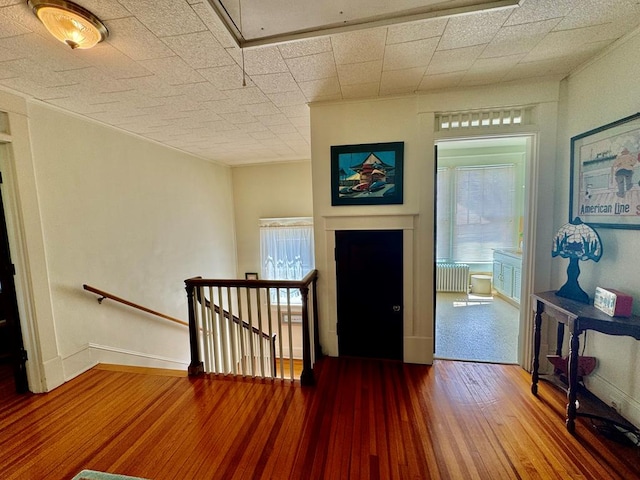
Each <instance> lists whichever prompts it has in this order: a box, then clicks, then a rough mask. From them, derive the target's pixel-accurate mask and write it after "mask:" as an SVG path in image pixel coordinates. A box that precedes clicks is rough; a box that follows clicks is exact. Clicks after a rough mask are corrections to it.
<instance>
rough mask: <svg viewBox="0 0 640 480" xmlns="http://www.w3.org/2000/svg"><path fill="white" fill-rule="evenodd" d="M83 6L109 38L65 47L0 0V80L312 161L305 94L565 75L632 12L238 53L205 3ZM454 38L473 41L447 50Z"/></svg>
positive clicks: (210, 149)
mask: <svg viewBox="0 0 640 480" xmlns="http://www.w3.org/2000/svg"><path fill="white" fill-rule="evenodd" d="M82 5H83V6H85V7H89V9H90V10H92V11H94V13H96V14H98V16H100V17H101V18H102V19H103V20H104V21H105V22H106V23H107V27H108V28H109V29H110V38H109V39H108V40H107V41H106V42H103V43H101V44H99V45H98V46H97V47H96V48H94V49H91V50H75V51H71V50H70V49H69V48H67V47H66V46H65V45H63V44H61V43H60V42H58V41H56V40H55V39H53V38H52V37H51V36H50V35H49V34H48V33H47V32H46V30H45V29H44V27H43V26H42V24H41V23H40V22H39V21H38V20H37V18H36V17H35V16H34V15H33V13H32V12H31V11H30V10H29V8H28V7H27V5H26V0H0V85H1V87H0V88H8V89H11V90H13V91H17V92H20V93H22V94H24V95H27V96H33V97H35V98H37V99H40V100H42V101H45V102H47V101H51V104H52V105H53V104H56V105H58V106H59V107H60V108H65V109H67V110H69V111H72V112H73V111H75V112H77V113H83V114H84V115H86V116H88V117H90V118H94V119H96V120H97V121H101V122H104V123H106V124H109V125H114V126H116V127H118V128H123V129H125V130H128V131H131V132H134V133H138V134H140V135H144V136H147V137H148V138H153V139H155V140H156V141H158V142H161V143H164V144H166V145H170V146H174V147H176V148H180V149H183V150H184V151H186V152H189V153H192V154H195V155H202V156H203V157H204V158H209V159H214V160H218V161H220V162H229V163H256V162H258V161H260V162H262V161H265V162H268V161H283V160H298V159H301V158H309V155H310V153H309V144H310V118H309V107H308V105H307V103H308V101H309V100H312V101H314V102H321V101H325V100H334V99H339V98H341V97H342V98H346V99H364V98H375V97H378V96H381V95H394V94H404V93H410V92H412V91H413V90H415V89H417V90H418V91H420V92H427V91H434V90H442V89H446V88H453V87H457V88H459V87H462V86H473V85H481V84H494V85H503V84H505V83H506V82H518V81H520V80H521V79H530V78H544V79H548V78H551V79H555V80H559V79H560V78H563V77H565V76H566V75H567V74H569V73H570V72H571V71H573V70H574V69H575V68H577V67H578V66H579V65H581V64H582V63H583V62H585V61H588V60H589V59H591V58H593V57H594V55H597V54H598V53H599V52H600V51H602V49H603V48H604V47H606V46H607V45H609V44H611V43H612V41H614V40H615V39H617V38H619V37H620V36H621V35H624V34H625V33H627V32H630V31H633V30H634V29H635V28H637V26H638V23H639V22H640V3H639V2H638V0H606V1H605V0H523V1H521V2H520V6H519V7H517V8H515V9H510V10H503V11H495V12H491V13H490V14H489V13H487V12H485V13H470V14H465V15H461V16H458V17H452V18H450V19H445V18H434V19H428V20H424V21H418V22H411V23H408V24H404V25H392V26H388V27H383V28H376V29H369V30H362V31H357V32H355V31H354V32H349V33H345V34H334V35H331V36H323V37H318V38H314V39H305V40H300V41H293V42H289V43H285V44H280V45H278V46H272V47H259V48H247V49H244V50H240V48H238V47H237V46H236V45H235V42H234V41H233V39H232V38H231V36H230V35H229V33H228V32H227V31H226V29H225V28H224V27H223V26H222V24H221V23H220V20H219V19H218V18H217V16H216V15H215V13H213V9H212V7H211V6H210V5H209V3H208V1H204V0H160V1H153V0H122V1H121V2H118V1H117V0H82ZM125 7H126V8H125ZM505 12H506V13H508V15H509V16H508V18H507V19H506V22H505V24H504V25H503V26H502V27H500V26H499V23H500V22H499V18H502V17H501V16H502V15H504V14H506V13H505ZM498 27H500V28H498ZM158 34H159V35H160V36H161V37H162V39H161V38H159V37H158ZM439 37H442V38H440V44H439V45H438V50H437V51H436V53H435V54H434V55H433V56H432V57H430V53H431V51H432V48H431V47H430V46H431V43H429V42H435V41H436V40H438V38H439ZM478 42H479V43H478ZM475 43H478V45H475V46H473V44H475ZM217 44H220V45H217ZM385 45H386V48H385ZM459 45H472V48H469V47H464V48H459V49H451V50H448V49H449V48H450V47H451V46H459ZM169 47H171V48H169ZM174 52H175V55H176V56H174ZM332 55H333V58H332ZM478 55H479V56H478ZM243 56H244V58H245V60H246V61H245V62H244V63H245V64H246V69H247V70H246V71H247V73H248V74H247V75H245V81H246V86H245V87H243V86H242V83H243V74H242V73H243V72H242V68H241V65H242V64H243ZM179 57H180V58H179ZM167 59H169V60H167ZM383 61H384V64H383ZM220 62H222V64H223V66H217V65H219V63H220ZM427 62H430V65H427ZM383 65H384V74H383V71H382V69H383ZM193 67H198V68H197V69H193ZM427 67H428V68H427ZM423 70H424V72H425V75H424V76H421V72H422V71H423ZM274 74H285V75H281V76H279V77H273V76H271V75H274ZM252 75H254V76H255V77H256V79H258V80H259V81H260V82H261V85H260V87H261V88H263V89H264V90H266V91H267V92H270V93H269V94H265V93H264V92H263V91H262V90H261V88H258V86H257V85H256V83H255V82H254V81H253V78H252ZM336 77H337V79H338V81H339V82H340V83H338V81H337V80H336ZM185 81H186V82H189V83H183V82H185ZM193 82H196V83H193ZM281 82H283V83H281ZM416 84H417V86H416ZM223 116H225V117H226V118H223ZM253 117H255V119H254V120H252V118H253ZM234 122H236V123H235V124H234ZM269 126H271V127H274V130H276V131H277V132H278V134H275V133H274V132H272V131H271V130H268V127H269Z"/></svg>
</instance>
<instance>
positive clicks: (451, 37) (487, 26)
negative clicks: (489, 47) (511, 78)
mask: <svg viewBox="0 0 640 480" xmlns="http://www.w3.org/2000/svg"><path fill="white" fill-rule="evenodd" d="M510 13H511V10H497V11H492V12H485V13H477V14H475V15H461V16H458V17H453V18H450V19H449V22H448V23H447V27H446V28H445V30H444V33H443V34H442V39H441V40H440V45H438V50H449V49H453V48H462V47H469V46H473V45H481V44H483V43H489V42H490V41H491V40H492V39H493V37H495V35H496V33H498V30H499V29H500V27H501V26H502V24H503V23H504V22H505V20H506V19H507V17H508V16H509V15H510Z"/></svg>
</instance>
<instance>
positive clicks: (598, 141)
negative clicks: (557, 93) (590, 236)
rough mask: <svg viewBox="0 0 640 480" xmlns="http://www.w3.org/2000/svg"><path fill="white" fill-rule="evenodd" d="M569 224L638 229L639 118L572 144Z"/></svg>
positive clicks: (592, 132) (578, 137) (590, 133)
mask: <svg viewBox="0 0 640 480" xmlns="http://www.w3.org/2000/svg"><path fill="white" fill-rule="evenodd" d="M569 195H570V196H569V221H572V220H573V219H575V218H576V217H580V219H581V220H582V221H583V222H584V223H588V224H589V225H591V226H593V227H603V228H627V229H640V113H636V114H635V115H631V116H629V117H625V118H622V119H620V120H618V121H615V122H613V123H609V124H607V125H603V126H602V127H599V128H596V129H594V130H590V131H588V132H585V133H582V134H580V135H576V136H575V137H573V138H572V139H571V185H570V192H569Z"/></svg>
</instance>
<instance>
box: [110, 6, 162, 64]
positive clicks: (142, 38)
mask: <svg viewBox="0 0 640 480" xmlns="http://www.w3.org/2000/svg"><path fill="white" fill-rule="evenodd" d="M109 25H110V27H111V30H110V32H111V34H110V35H109V38H108V40H107V41H108V42H109V44H111V45H112V46H114V47H115V48H117V49H118V50H120V51H121V52H122V53H124V54H125V55H127V56H128V57H129V58H131V59H133V60H148V59H151V58H161V57H169V56H171V55H173V52H172V51H171V49H169V48H168V47H167V46H166V45H165V44H164V43H162V40H160V39H158V37H156V36H155V35H154V34H152V33H151V32H150V31H149V30H147V27H145V26H144V25H142V23H140V22H139V21H138V19H136V18H135V17H126V18H119V19H114V20H112V21H111V22H110V24H109Z"/></svg>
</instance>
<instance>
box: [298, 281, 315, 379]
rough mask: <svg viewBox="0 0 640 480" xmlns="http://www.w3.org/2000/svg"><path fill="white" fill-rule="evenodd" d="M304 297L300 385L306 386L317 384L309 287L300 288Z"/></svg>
mask: <svg viewBox="0 0 640 480" xmlns="http://www.w3.org/2000/svg"><path fill="white" fill-rule="evenodd" d="M300 294H301V295H302V374H301V375H300V383H301V384H302V385H304V386H311V385H315V384H316V380H315V378H314V376H313V370H312V368H311V335H310V333H309V287H307V286H304V287H300Z"/></svg>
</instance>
